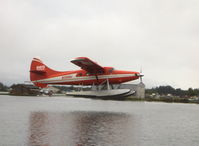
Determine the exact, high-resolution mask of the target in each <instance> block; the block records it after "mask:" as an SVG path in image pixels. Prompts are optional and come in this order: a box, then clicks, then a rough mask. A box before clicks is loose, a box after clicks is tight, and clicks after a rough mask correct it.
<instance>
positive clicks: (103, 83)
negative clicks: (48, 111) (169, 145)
mask: <svg viewBox="0 0 199 146" xmlns="http://www.w3.org/2000/svg"><path fill="white" fill-rule="evenodd" d="M71 62H72V63H73V64H75V65H77V66H79V67H80V68H81V69H80V70H75V71H62V72H61V71H55V70H53V69H51V68H49V67H48V66H46V65H45V64H44V63H43V62H42V61H41V60H40V59H38V58H33V60H32V63H31V66H30V80H31V82H32V83H33V84H34V85H35V86H38V87H41V88H45V87H47V86H48V85H80V86H88V85H89V86H91V87H96V88H91V90H90V91H82V90H81V91H76V92H68V93H66V95H72V96H86V97H99V98H101V97H117V96H124V95H129V94H133V93H134V92H135V91H131V90H130V89H118V88H117V89H116V88H114V87H113V85H115V84H122V83H125V82H128V81H132V80H136V79H138V78H140V79H141V78H142V76H143V75H142V74H141V73H140V72H135V71H124V70H116V69H114V68H113V67H102V66H101V65H99V64H98V63H96V62H94V61H92V60H91V59H89V58H87V57H78V58H75V59H73V60H72V61H71Z"/></svg>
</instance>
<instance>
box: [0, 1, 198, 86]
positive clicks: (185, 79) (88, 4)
mask: <svg viewBox="0 0 199 146" xmlns="http://www.w3.org/2000/svg"><path fill="white" fill-rule="evenodd" d="M198 7H199V2H198V1H197V0H189V1H188V0H168V1H162V0H148V1H134V0H133V1H132V0H125V1H120V0H106V1H105V0H100V1H99V0H98V1H97V0H96V1H93V0H86V1H81V0H67V1H66V0H59V1H52V0H32V1H26V0H17V1H15V0H8V1H1V2H0V22H1V23H0V50H1V54H0V58H1V61H0V67H1V71H0V81H2V82H4V83H9V84H11V83H13V82H23V81H24V80H29V72H28V71H29V65H30V62H31V59H32V58H33V57H35V56H40V57H41V58H42V60H43V61H44V62H45V63H46V64H47V65H49V66H50V67H52V68H54V69H57V70H71V69H77V67H76V66H74V65H73V64H71V63H70V62H69V61H70V59H72V58H75V57H78V56H87V57H91V58H92V59H93V60H95V61H97V62H98V63H99V64H101V65H103V66H114V67H115V68H118V69H123V70H136V71H139V70H140V67H141V66H142V68H143V72H144V74H145V77H144V82H145V83H146V85H147V87H153V86H157V85H167V84H170V85H172V86H174V87H180V88H188V87H194V88H197V87H198V84H199V78H198V74H199V69H198V66H199V63H198V61H197V57H198V53H199V50H198V48H199V41H198V40H199V27H198V26H199V9H198Z"/></svg>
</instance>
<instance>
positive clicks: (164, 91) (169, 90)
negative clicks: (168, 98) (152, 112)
mask: <svg viewBox="0 0 199 146" xmlns="http://www.w3.org/2000/svg"><path fill="white" fill-rule="evenodd" d="M146 93H147V94H152V93H158V94H160V95H168V94H172V95H174V96H179V97H185V96H188V97H190V96H199V89H198V88H197V89H193V88H189V89H188V90H182V89H180V88H177V89H175V88H173V87H172V86H169V85H168V86H159V87H155V88H152V89H146Z"/></svg>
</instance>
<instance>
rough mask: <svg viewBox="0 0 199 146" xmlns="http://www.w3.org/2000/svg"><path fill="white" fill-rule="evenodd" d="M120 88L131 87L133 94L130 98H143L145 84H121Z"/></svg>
mask: <svg viewBox="0 0 199 146" xmlns="http://www.w3.org/2000/svg"><path fill="white" fill-rule="evenodd" d="M120 89H131V90H132V91H135V94H133V95H132V96H131V97H132V98H140V99H144V98H145V85H144V83H143V82H140V83H139V84H121V86H120Z"/></svg>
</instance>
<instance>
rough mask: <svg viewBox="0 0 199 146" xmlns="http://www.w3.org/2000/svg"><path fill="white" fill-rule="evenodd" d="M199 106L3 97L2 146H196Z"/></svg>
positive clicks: (198, 141)
mask: <svg viewBox="0 0 199 146" xmlns="http://www.w3.org/2000/svg"><path fill="white" fill-rule="evenodd" d="M198 145H199V105H197V104H179V103H161V102H131V101H104V100H92V99H84V98H70V97H19V96H18V97H17V96H5V95H1V96H0V146H198Z"/></svg>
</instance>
